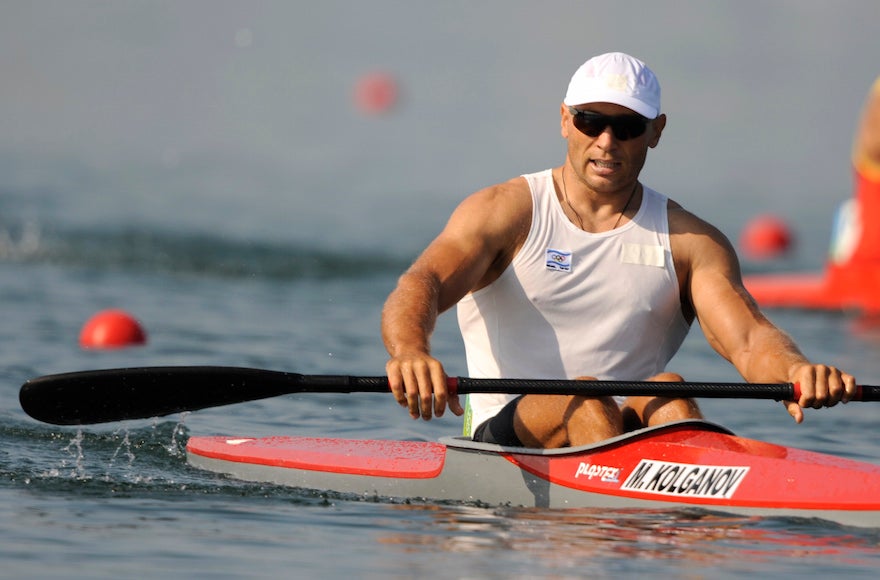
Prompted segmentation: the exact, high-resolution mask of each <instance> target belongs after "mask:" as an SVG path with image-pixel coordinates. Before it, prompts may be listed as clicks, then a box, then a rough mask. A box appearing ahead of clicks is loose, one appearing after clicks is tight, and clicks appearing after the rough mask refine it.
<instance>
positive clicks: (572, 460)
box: [187, 421, 880, 527]
mask: <svg viewBox="0 0 880 580" xmlns="http://www.w3.org/2000/svg"><path fill="white" fill-rule="evenodd" d="M187 453H188V460H189V462H190V463H191V464H193V465H194V466H196V467H200V468H203V469H208V470H211V471H216V472H219V473H225V474H227V475H230V476H232V477H235V478H238V479H243V480H249V481H262V482H269V483H278V484H282V485H290V486H294V487H301V488H311V489H318V490H330V491H335V492H340V493H354V494H357V495H368V496H371V497H372V496H380V497H389V498H425V499H435V500H457V501H465V502H471V501H477V502H481V503H486V504H504V505H523V506H538V507H566V508H572V507H599V508H611V509H615V508H644V509H658V508H659V509H678V508H682V507H699V508H705V509H708V510H713V511H722V512H731V513H743V514H749V515H768V516H774V515H779V516H798V517H816V518H824V519H829V520H833V521H838V522H840V523H844V524H852V525H859V526H871V527H880V466H878V465H874V464H871V463H865V462H859V461H854V460H850V459H843V458H838V457H833V456H829V455H824V454H820V453H814V452H810V451H804V450H800V449H794V448H791V447H784V446H780V445H774V444H771V443H765V442H761V441H756V440H751V439H745V438H742V437H737V436H735V435H733V434H732V433H730V432H729V431H727V430H725V429H723V428H721V427H718V426H716V425H713V424H710V423H705V422H702V421H685V422H681V423H675V424H670V425H665V426H661V427H656V428H651V429H644V430H641V431H636V432H634V433H630V434H626V435H624V436H621V437H617V438H615V439H612V440H609V441H606V442H603V443H601V444H598V445H591V446H583V447H576V448H566V449H554V450H536V449H525V448H504V447H500V446H496V445H489V444H483V443H475V442H472V441H469V440H467V439H462V438H444V439H442V440H441V442H440V443H429V442H415V441H374V440H352V439H332V438H313V437H269V438H230V437H193V438H191V439H190V441H189V443H188V445H187Z"/></svg>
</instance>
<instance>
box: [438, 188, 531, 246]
mask: <svg viewBox="0 0 880 580" xmlns="http://www.w3.org/2000/svg"><path fill="white" fill-rule="evenodd" d="M531 215H532V199H531V194H530V192H529V185H528V183H527V182H526V180H525V179H524V178H522V177H516V178H514V179H511V180H509V181H505V182H503V183H499V184H496V185H492V186H490V187H487V188H485V189H481V190H479V191H477V192H475V193H473V194H471V195H470V196H468V197H467V198H466V199H465V200H464V201H463V202H462V203H461V204H460V205H459V206H458V208H456V210H455V212H454V213H453V215H452V218H451V219H450V222H449V226H448V227H451V228H453V229H458V228H464V229H466V230H470V232H471V233H473V232H475V231H478V232H479V236H480V237H486V238H487V239H488V241H490V243H492V242H494V243H493V245H495V244H497V245H499V246H504V247H507V246H510V245H511V244H515V243H516V242H517V240H520V239H524V236H525V235H526V234H528V228H529V225H530V224H531Z"/></svg>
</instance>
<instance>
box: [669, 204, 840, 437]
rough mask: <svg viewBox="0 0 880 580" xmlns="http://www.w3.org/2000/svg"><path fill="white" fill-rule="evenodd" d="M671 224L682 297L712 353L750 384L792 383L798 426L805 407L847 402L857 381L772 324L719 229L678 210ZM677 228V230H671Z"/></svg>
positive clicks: (788, 403) (791, 407) (790, 404)
mask: <svg viewBox="0 0 880 580" xmlns="http://www.w3.org/2000/svg"><path fill="white" fill-rule="evenodd" d="M678 211H679V212H682V213H679V214H678V215H677V216H676V219H677V220H678V221H677V223H676V222H675V221H674V220H673V219H671V220H670V225H671V226H672V234H673V239H674V252H675V253H676V254H677V255H679V256H680V258H677V259H676V267H677V268H678V267H684V268H686V271H687V276H686V283H685V285H684V288H683V289H682V291H683V292H684V293H685V298H686V299H687V300H688V301H689V303H690V304H691V305H692V307H693V309H694V313H695V315H696V318H697V320H698V321H699V323H700V327H701V328H702V330H703V333H704V335H705V336H706V339H707V340H708V341H709V343H710V344H711V345H712V347H713V348H714V349H715V350H716V351H717V352H718V353H719V354H720V355H721V356H723V357H724V358H725V359H727V360H728V361H730V362H731V363H732V364H733V365H734V366H735V367H736V369H737V370H738V371H739V372H740V374H741V375H742V376H743V378H745V379H746V380H747V381H749V382H766V383H774V382H791V383H797V384H798V386H799V387H800V392H801V396H800V399H799V400H798V401H786V402H785V405H786V407H787V409H788V412H789V414H790V415H791V416H792V417H793V418H794V419H795V421H796V422H798V423H800V422H801V421H803V419H804V414H803V409H804V408H807V407H813V408H820V407H826V406H827V407H831V406H834V405H836V404H837V403H838V402H840V401H843V402H847V401H849V400H850V399H851V398H852V397H853V396H854V395H855V392H856V381H855V378H854V377H852V376H851V375H849V374H846V373H843V372H841V371H840V370H838V369H837V368H835V367H833V366H829V365H823V364H814V363H812V362H810V361H809V360H808V359H807V358H806V357H805V356H804V355H803V353H802V352H801V351H800V349H799V348H798V346H797V345H796V344H795V342H794V340H792V338H791V337H790V336H788V335H787V334H786V333H785V332H783V331H782V330H780V329H779V328H777V327H776V326H775V325H773V323H771V322H770V321H769V320H768V319H767V317H766V316H764V314H763V313H762V312H761V310H760V309H759V308H758V305H757V303H756V302H755V300H754V299H753V298H752V297H751V295H750V294H749V293H748V291H747V290H746V289H745V287H744V286H743V283H742V275H741V272H740V267H739V261H738V260H737V257H736V252H735V251H734V249H733V246H732V245H731V244H730V241H729V240H728V239H727V238H726V237H725V236H724V234H722V233H721V232H720V231H719V230H718V229H717V228H715V227H713V226H711V225H710V224H708V223H706V222H704V221H703V220H700V219H699V218H697V217H696V216H693V215H692V214H689V213H687V212H684V210H678ZM673 224H675V225H673Z"/></svg>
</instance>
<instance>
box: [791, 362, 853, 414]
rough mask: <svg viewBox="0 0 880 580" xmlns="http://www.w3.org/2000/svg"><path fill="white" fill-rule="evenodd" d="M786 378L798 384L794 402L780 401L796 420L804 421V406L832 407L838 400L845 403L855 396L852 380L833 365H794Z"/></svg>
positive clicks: (816, 407)
mask: <svg viewBox="0 0 880 580" xmlns="http://www.w3.org/2000/svg"><path fill="white" fill-rule="evenodd" d="M789 381H790V382H792V383H797V385H798V386H799V387H800V391H801V397H800V399H799V400H797V401H784V404H785V406H786V408H787V409H788V414H789V415H791V416H792V417H794V420H795V421H796V422H797V423H801V422H802V421H803V420H804V411H803V410H804V409H806V408H810V407H812V408H813V409H821V408H822V407H833V406H834V405H836V404H837V403H839V402H843V403H848V402H849V401H850V400H852V398H853V397H854V396H855V395H856V379H855V377H853V376H852V375H848V374H846V373H844V372H841V371H840V370H838V369H836V368H835V367H829V366H825V365H818V364H817V365H814V364H798V365H795V366H793V367H792V368H791V370H790V371H789Z"/></svg>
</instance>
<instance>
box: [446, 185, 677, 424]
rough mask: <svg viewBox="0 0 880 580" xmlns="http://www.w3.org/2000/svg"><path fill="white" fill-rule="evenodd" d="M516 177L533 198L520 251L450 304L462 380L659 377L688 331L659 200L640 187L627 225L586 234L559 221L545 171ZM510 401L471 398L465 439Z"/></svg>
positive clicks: (509, 397)
mask: <svg viewBox="0 0 880 580" xmlns="http://www.w3.org/2000/svg"><path fill="white" fill-rule="evenodd" d="M523 177H524V178H525V179H526V180H527V181H528V184H529V188H530V190H531V196H532V224H531V228H530V230H529V233H528V235H527V237H526V240H525V243H524V244H523V247H522V248H521V249H520V251H519V252H518V253H517V254H516V256H515V257H514V258H513V260H512V262H511V264H510V265H509V266H508V267H507V269H506V270H505V271H504V272H503V273H502V274H501V276H499V278H498V279H497V280H495V281H494V282H492V283H491V284H489V285H488V286H486V287H484V288H481V289H480V290H478V291H476V292H473V293H470V294H468V295H467V296H465V297H464V298H463V299H462V300H461V301H459V303H458V305H457V313H458V322H459V327H460V329H461V334H462V337H463V339H464V343H465V352H466V355H467V364H468V374H469V375H470V376H472V377H484V378H531V379H570V378H575V377H578V376H584V375H589V376H595V377H597V378H598V379H602V380H643V379H646V378H648V377H650V376H653V375H655V374H658V373H660V372H663V370H664V369H665V367H666V364H667V363H668V362H669V360H670V359H671V358H672V356H673V355H674V354H675V353H676V351H677V350H678V348H679V347H680V346H681V343H682V341H684V338H685V336H686V335H687V333H688V330H689V328H690V327H689V325H688V323H687V321H686V320H685V318H684V315H683V314H682V312H681V303H680V295H679V285H678V279H677V278H676V274H675V267H674V264H673V261H672V251H671V248H670V243H669V222H668V218H667V209H666V202H667V198H666V197H665V196H663V195H661V194H659V193H657V192H656V191H654V190H652V189H649V188H647V187H645V188H644V189H643V192H644V193H643V195H642V203H641V206H640V207H639V210H638V212H637V213H636V215H635V216H634V218H633V219H632V221H630V222H629V223H627V224H625V225H623V226H621V227H620V228H617V229H614V230H611V231H608V232H602V233H597V234H594V233H588V232H585V231H583V230H581V229H579V228H577V227H576V226H575V225H574V224H573V223H571V221H570V220H569V219H568V217H566V215H565V213H564V212H563V210H562V207H561V206H560V204H559V200H558V198H557V197H556V191H555V188H554V185H553V177H552V174H551V170H546V171H542V172H540V173H535V174H530V175H524V176H523ZM514 398H515V397H514V396H513V395H498V394H471V395H469V400H468V407H469V410H468V417H466V420H465V433H466V434H468V435H473V431H474V429H475V428H476V427H477V426H478V425H480V423H482V422H483V421H485V420H487V419H489V418H491V417H493V416H494V415H495V414H497V413H498V411H500V410H501V408H502V407H503V406H504V405H506V404H507V403H508V402H510V401H511V400H513V399H514Z"/></svg>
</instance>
